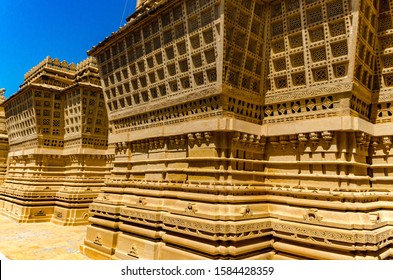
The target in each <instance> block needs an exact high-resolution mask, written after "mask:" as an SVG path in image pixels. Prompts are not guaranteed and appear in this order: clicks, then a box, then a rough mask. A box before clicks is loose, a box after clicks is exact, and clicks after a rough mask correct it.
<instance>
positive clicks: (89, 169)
mask: <svg viewBox="0 0 393 280" xmlns="http://www.w3.org/2000/svg"><path fill="white" fill-rule="evenodd" d="M2 106H3V107H4V111H5V117H6V121H5V123H6V127H7V131H8V137H9V145H10V150H9V153H8V171H7V174H6V176H5V181H4V184H3V185H1V186H0V211H1V213H2V214H4V215H6V216H9V217H11V218H13V219H15V220H16V221H18V222H46V221H52V222H54V223H58V224H61V225H80V224H87V223H88V218H89V203H90V202H91V201H92V200H93V199H94V198H96V197H97V195H98V192H99V190H100V188H101V187H103V186H104V180H105V176H106V175H109V170H110V162H111V158H112V156H111V154H110V153H108V136H107V135H108V123H107V112H106V106H105V103H104V96H103V93H102V89H101V84H100V80H99V75H98V69H97V66H96V62H95V60H94V59H93V58H87V59H86V60H85V61H83V62H81V63H80V64H78V65H75V64H73V63H67V62H66V61H63V62H60V61H59V60H58V59H52V58H50V57H47V58H45V59H44V60H43V61H42V62H41V63H39V64H38V65H37V66H35V67H33V68H32V69H31V70H30V71H29V72H28V73H26V75H25V77H24V83H23V84H22V85H21V87H20V89H19V91H18V92H17V93H15V94H14V95H12V96H11V97H10V98H9V99H7V100H6V101H5V102H4V103H3V104H2ZM0 124H1V123H0ZM0 129H1V127H0ZM0 175H1V174H0Z"/></svg>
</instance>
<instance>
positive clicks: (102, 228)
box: [82, 0, 393, 259]
mask: <svg viewBox="0 0 393 280" xmlns="http://www.w3.org/2000/svg"><path fill="white" fill-rule="evenodd" d="M392 8H393V7H392ZM381 22H383V23H381ZM392 28H393V27H392V17H391V12H390V4H389V3H388V2H387V1H370V0H326V1H325V0H285V1H284V0H280V1H258V0H256V1H251V0H215V1H210V0H192V1H191V0H178V1H138V3H137V10H136V12H135V13H134V14H133V15H131V16H130V17H129V18H128V23H127V24H126V25H125V26H124V27H122V28H120V29H119V30H118V31H117V32H115V33H113V34H112V35H111V36H110V37H109V38H107V39H105V41H103V42H102V43H99V44H98V45H97V46H95V47H94V48H93V49H92V50H91V51H90V53H89V54H90V55H92V56H95V57H97V59H98V64H99V72H100V75H101V81H102V85H103V90H104V93H105V94H104V95H105V101H106V104H107V108H108V117H109V126H110V134H109V144H111V145H115V147H116V152H115V160H114V163H113V164H114V167H113V170H112V172H111V176H110V179H109V181H108V182H107V184H106V187H105V188H103V189H102V191H101V192H100V194H99V196H98V198H97V199H96V200H94V202H93V203H92V206H91V214H92V215H93V217H92V218H91V219H90V221H91V222H92V225H90V226H89V227H88V230H87V236H86V239H85V242H84V245H83V246H82V249H83V250H84V253H85V254H87V255H89V256H91V257H95V258H121V259H299V258H311V259H321V258H324V259H364V258H370V259H371V258H373V259H386V258H392V257H393V255H392V253H391V252H392V251H391V245H390V244H391V242H390V240H391V238H392V236H393V234H392V228H391V226H390V224H391V223H392V219H393V216H392V212H391V210H390V209H391V206H392V194H391V193H392V192H391V184H392V182H393V180H392V177H391V173H392V165H391V164H392V163H391V157H392V156H391V153H392V152H391V149H390V148H391V141H392V135H393V126H392V125H391V123H390V122H391V121H392V120H393V117H392V113H391V112H390V111H391V110H390V107H391V104H390V103H391V102H390V101H391V96H392V91H391V88H390V87H391V84H390V83H389V79H390V78H389V77H390V66H391V65H390V64H389V59H390V56H391V55H390V53H391V50H390V48H391V47H392V44H390V36H391V35H390V29H392ZM392 85H393V84H392Z"/></svg>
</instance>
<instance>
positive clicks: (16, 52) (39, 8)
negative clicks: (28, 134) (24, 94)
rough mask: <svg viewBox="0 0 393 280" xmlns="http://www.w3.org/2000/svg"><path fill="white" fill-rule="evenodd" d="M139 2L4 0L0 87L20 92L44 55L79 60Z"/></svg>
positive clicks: (0, 17) (1, 5) (1, 4)
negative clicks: (29, 73) (28, 74)
mask: <svg viewBox="0 0 393 280" xmlns="http://www.w3.org/2000/svg"><path fill="white" fill-rule="evenodd" d="M135 2H136V0H0V88H5V89H6V94H5V95H6V97H9V96H10V95H12V94H14V93H16V92H17V91H18V89H19V86H20V85H21V84H22V83H23V75H24V74H25V73H26V72H27V71H29V70H30V68H32V67H34V66H35V65H37V64H38V63H39V62H41V61H42V60H43V59H44V58H45V57H46V56H48V55H49V56H50V57H52V58H56V57H57V58H58V59H59V60H60V61H63V60H66V61H67V62H74V63H75V64H76V63H79V62H80V61H82V60H84V59H85V58H86V57H87V54H86V51H87V50H89V49H91V47H93V46H95V45H97V43H98V42H100V41H103V40H104V39H105V37H107V36H109V35H110V34H111V33H112V32H114V31H116V30H118V29H119V27H120V26H122V25H124V24H125V22H126V21H125V18H126V17H127V16H129V15H130V14H131V13H132V12H133V11H134V10H135Z"/></svg>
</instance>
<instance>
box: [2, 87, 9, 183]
mask: <svg viewBox="0 0 393 280" xmlns="http://www.w3.org/2000/svg"><path fill="white" fill-rule="evenodd" d="M4 93H5V89H4V88H0V185H1V184H3V183H4V180H5V176H6V172H7V161H8V149H9V145H8V133H7V129H6V126H5V113H4V107H3V105H2V104H3V102H4V101H5V97H4Z"/></svg>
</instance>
